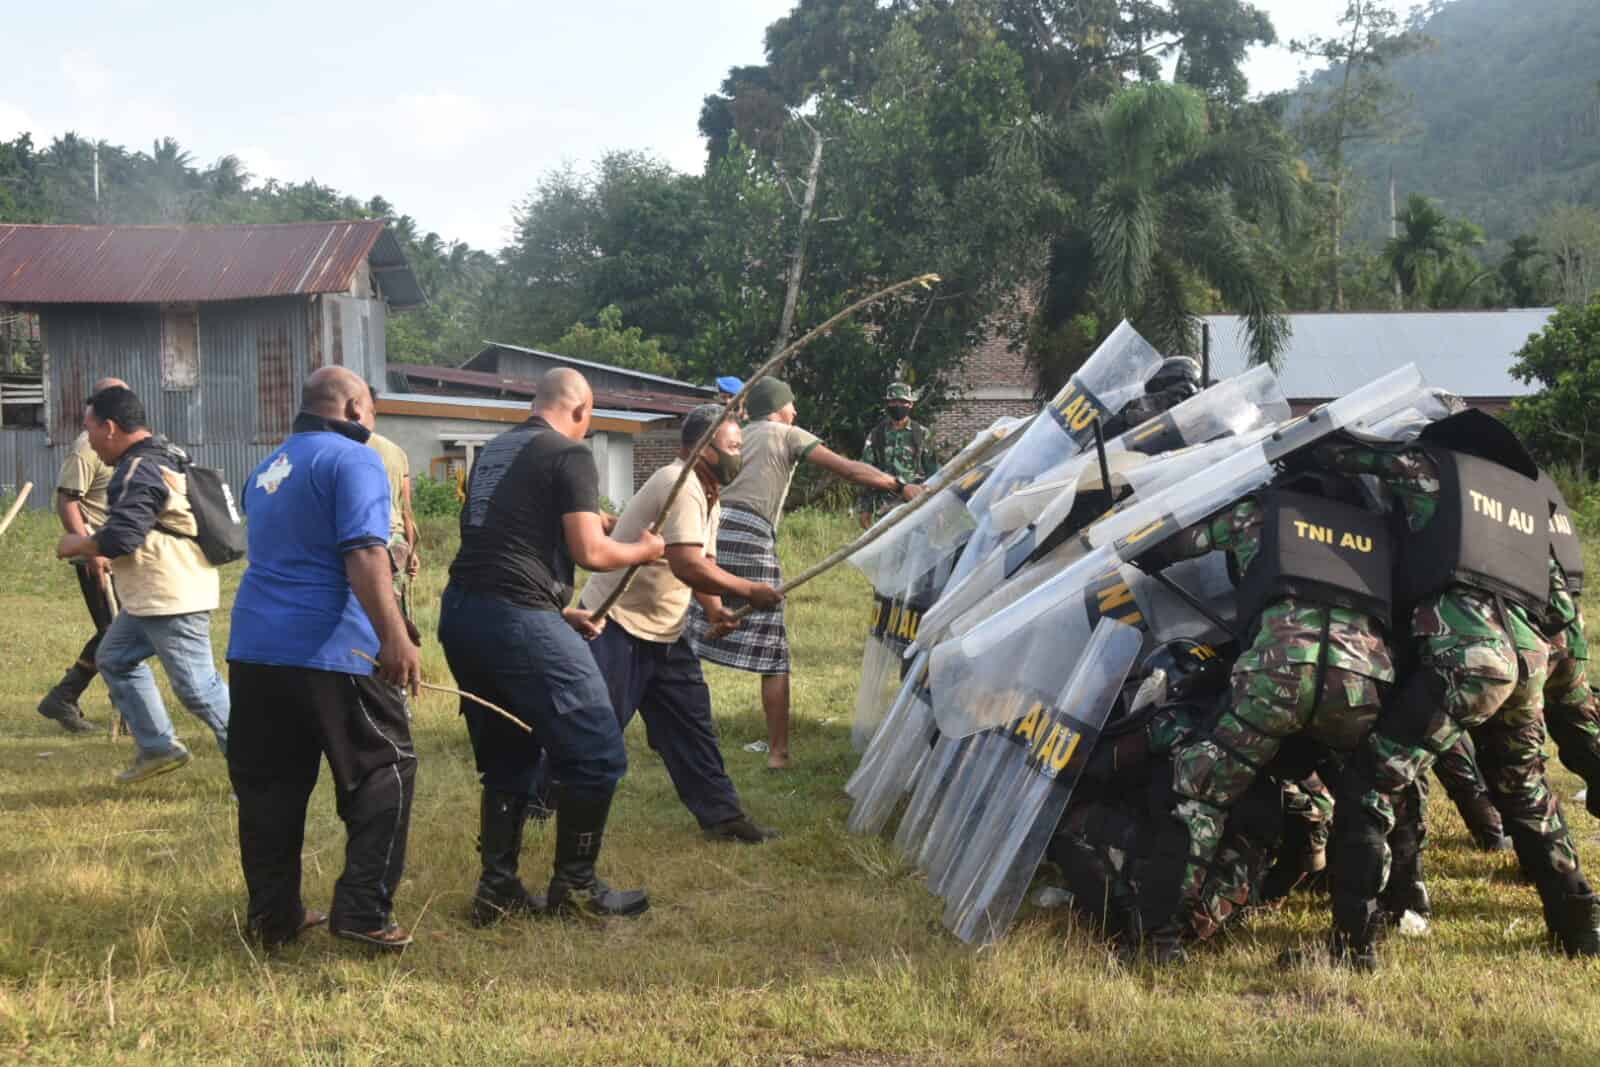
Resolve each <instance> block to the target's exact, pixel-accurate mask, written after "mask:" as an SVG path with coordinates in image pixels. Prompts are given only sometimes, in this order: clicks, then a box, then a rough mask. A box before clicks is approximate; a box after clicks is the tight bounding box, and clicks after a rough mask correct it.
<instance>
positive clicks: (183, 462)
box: [56, 386, 229, 785]
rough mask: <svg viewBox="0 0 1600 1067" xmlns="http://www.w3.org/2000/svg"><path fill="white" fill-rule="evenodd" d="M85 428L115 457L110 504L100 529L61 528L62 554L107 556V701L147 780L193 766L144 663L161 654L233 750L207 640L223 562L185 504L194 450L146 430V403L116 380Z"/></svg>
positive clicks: (136, 775) (129, 776)
mask: <svg viewBox="0 0 1600 1067" xmlns="http://www.w3.org/2000/svg"><path fill="white" fill-rule="evenodd" d="M83 428H84V430H85V431H87V432H88V435H89V445H90V447H91V448H93V449H94V451H95V454H96V455H97V456H99V457H100V459H101V460H102V461H104V462H105V463H107V464H113V463H114V464H115V465H116V472H115V473H114V474H112V476H111V485H110V486H109V488H108V489H107V500H108V501H109V502H110V508H109V510H108V512H107V514H106V521H105V524H104V525H103V526H101V527H100V529H98V530H96V531H95V532H94V534H93V535H87V536H86V535H83V534H75V533H68V534H63V535H62V537H61V540H60V541H59V542H57V544H56V556H57V557H58V558H61V559H109V560H110V561H111V572H112V574H113V575H114V576H115V578H116V582H117V596H118V598H120V600H121V601H122V604H121V607H122V610H121V611H120V612H119V613H118V615H117V617H116V618H115V619H114V620H112V623H111V626H110V627H109V628H108V629H107V630H106V633H105V638H104V640H102V641H101V642H100V647H99V649H98V650H96V652H95V665H96V666H98V667H99V668H100V674H101V676H102V677H104V678H105V681H106V689H107V690H108V691H109V692H110V693H111V704H112V706H113V707H115V708H116V709H117V711H118V712H120V713H121V715H122V720H123V721H124V722H125V723H127V724H128V732H129V733H130V734H132V735H133V740H134V744H135V746H136V747H137V748H138V755H137V756H136V757H135V758H134V761H133V764H132V765H131V766H130V767H128V769H127V770H125V771H123V772H122V773H120V774H118V775H117V781H118V782H119V783H120V784H122V785H131V784H133V783H135V782H142V781H144V780H145V779H147V778H152V777H154V776H155V775H158V774H166V773H168V772H169V771H174V770H177V769H178V768H179V767H182V766H184V765H185V764H187V763H188V762H189V760H190V758H191V756H190V753H189V749H188V747H187V746H185V745H184V744H183V742H182V741H180V740H178V737H177V734H176V732H175V731H174V730H173V728H172V720H171V719H170V718H168V717H167V709H166V706H165V705H164V704H163V703H162V701H161V691H160V690H158V689H157V688H156V683H155V675H154V674H152V673H151V670H150V668H149V666H148V665H147V664H146V663H145V661H146V660H148V659H150V658H151V657H159V658H160V660H161V665H162V666H163V667H165V668H166V671H167V680H168V681H170V682H171V683H172V688H173V690H174V692H176V693H177V695H178V699H179V700H180V701H182V702H183V705H184V707H186V708H187V709H188V710H189V711H190V712H191V713H192V714H193V715H194V716H195V717H196V718H198V719H199V720H200V721H201V722H203V723H205V725H206V726H207V727H209V728H210V730H211V732H212V734H213V735H215V737H216V739H217V746H218V747H219V748H221V749H222V750H223V751H224V752H226V751H227V748H228V708H229V705H228V684H227V683H226V682H225V681H223V679H222V674H221V672H219V671H218V670H217V664H216V658H215V655H214V654H213V652H212V648H211V613H212V612H213V611H215V610H216V608H217V601H218V598H219V591H220V588H219V587H220V583H219V581H218V578H217V569H216V568H215V567H214V566H212V565H211V563H210V561H209V560H207V559H206V555H205V553H204V552H202V551H201V549H200V545H199V543H198V542H197V541H196V540H195V538H196V537H197V536H198V534H199V532H200V527H199V523H198V521H197V520H196V518H195V514H194V508H193V507H191V506H190V503H189V479H188V475H187V474H185V473H184V471H185V470H186V468H187V466H188V462H187V457H186V456H184V455H183V454H182V453H181V452H179V451H177V450H176V449H174V448H173V447H172V446H171V445H170V444H169V443H167V441H166V440H165V439H163V438H159V437H157V436H156V435H155V434H153V433H152V432H151V431H150V427H149V425H148V423H147V422H146V418H145V411H144V404H143V403H142V402H141V401H140V400H139V398H138V397H137V396H136V395H134V393H133V392H132V391H131V390H129V389H125V388H122V387H119V386H113V387H111V388H110V389H102V390H100V391H99V392H97V393H96V394H95V395H94V396H93V397H91V398H90V400H89V404H88V408H87V410H86V411H85V412H84V418H83Z"/></svg>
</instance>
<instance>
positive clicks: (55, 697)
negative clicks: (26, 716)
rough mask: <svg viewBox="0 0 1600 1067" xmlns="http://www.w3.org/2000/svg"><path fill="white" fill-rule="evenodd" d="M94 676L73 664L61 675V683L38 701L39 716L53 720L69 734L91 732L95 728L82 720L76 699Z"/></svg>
mask: <svg viewBox="0 0 1600 1067" xmlns="http://www.w3.org/2000/svg"><path fill="white" fill-rule="evenodd" d="M94 674H95V672H94V671H91V670H86V669H84V668H83V667H82V666H80V665H79V664H76V663H74V664H73V665H72V666H71V667H70V668H68V669H67V673H66V674H64V675H62V677H61V681H59V682H57V683H56V684H55V687H54V688H53V689H51V690H50V692H48V693H46V694H45V695H44V699H43V700H41V701H39V714H40V715H43V716H44V717H45V718H47V719H51V720H54V721H55V722H56V723H58V724H59V725H60V727H61V728H62V729H63V730H65V731H67V733H69V734H86V733H90V732H92V731H93V730H94V728H95V726H94V723H92V722H90V721H89V720H88V719H86V718H84V716H83V710H82V709H81V708H79V707H78V698H79V697H81V696H83V691H84V690H85V689H88V688H89V683H90V682H92V681H94Z"/></svg>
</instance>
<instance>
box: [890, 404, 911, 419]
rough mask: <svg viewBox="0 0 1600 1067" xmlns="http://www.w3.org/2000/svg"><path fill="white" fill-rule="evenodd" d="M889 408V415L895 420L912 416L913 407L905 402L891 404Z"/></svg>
mask: <svg viewBox="0 0 1600 1067" xmlns="http://www.w3.org/2000/svg"><path fill="white" fill-rule="evenodd" d="M888 410H889V417H890V418H891V419H893V420H894V421H895V422H899V421H900V420H901V419H904V418H909V417H910V416H911V409H910V408H909V407H907V406H906V405H904V404H890V405H889V408H888Z"/></svg>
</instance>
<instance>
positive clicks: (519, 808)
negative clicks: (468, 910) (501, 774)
mask: <svg viewBox="0 0 1600 1067" xmlns="http://www.w3.org/2000/svg"><path fill="white" fill-rule="evenodd" d="M527 822H528V798H527V796H526V795H524V794H522V793H508V792H502V791H500V790H495V789H485V790H484V791H483V798H482V800H481V802H480V804H479V809H478V855H479V856H480V857H482V859H483V873H482V874H481V875H480V876H479V877H478V889H477V891H476V892H475V893H474V894H473V897H472V925H473V926H477V927H484V926H493V925H494V924H495V923H497V922H499V921H500V920H501V919H505V918H509V917H514V916H529V915H539V914H542V913H543V912H544V910H545V902H544V899H543V898H541V897H539V896H536V895H534V894H532V893H529V892H528V890H527V888H526V887H525V886H524V885H523V884H522V881H521V879H519V878H518V877H517V861H518V858H519V857H520V856H521V854H522V829H523V827H524V826H525V825H527Z"/></svg>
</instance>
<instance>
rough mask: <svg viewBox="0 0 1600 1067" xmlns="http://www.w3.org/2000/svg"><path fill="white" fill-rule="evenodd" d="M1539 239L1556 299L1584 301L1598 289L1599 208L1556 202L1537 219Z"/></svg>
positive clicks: (1574, 301)
mask: <svg viewBox="0 0 1600 1067" xmlns="http://www.w3.org/2000/svg"><path fill="white" fill-rule="evenodd" d="M1538 233H1539V243H1540V244H1541V245H1542V246H1543V247H1544V249H1545V252H1546V253H1547V254H1548V255H1549V256H1550V268H1551V270H1550V273H1551V276H1552V278H1553V279H1554V282H1555V290H1556V293H1555V296H1556V299H1557V300H1558V301H1559V302H1561V303H1563V304H1586V303H1588V301H1589V298H1590V297H1591V296H1593V295H1594V294H1595V292H1596V290H1600V210H1596V209H1595V208H1592V207H1589V206H1588V205H1585V204H1557V205H1556V206H1555V207H1553V208H1551V209H1550V211H1549V212H1548V213H1547V214H1546V215H1545V216H1544V217H1543V218H1541V219H1540V220H1539V226H1538Z"/></svg>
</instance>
